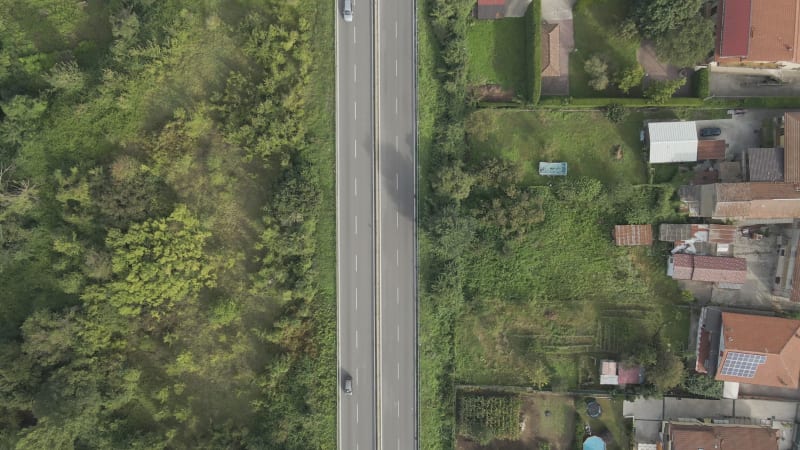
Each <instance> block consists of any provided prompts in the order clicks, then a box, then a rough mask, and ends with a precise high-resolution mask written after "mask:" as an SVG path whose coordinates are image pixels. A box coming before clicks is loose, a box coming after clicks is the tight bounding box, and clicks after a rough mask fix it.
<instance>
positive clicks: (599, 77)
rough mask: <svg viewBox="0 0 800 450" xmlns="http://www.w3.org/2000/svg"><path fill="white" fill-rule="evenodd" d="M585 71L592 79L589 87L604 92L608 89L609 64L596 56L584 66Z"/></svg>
mask: <svg viewBox="0 0 800 450" xmlns="http://www.w3.org/2000/svg"><path fill="white" fill-rule="evenodd" d="M583 70H584V71H586V74H587V75H589V76H590V77H591V80H589V86H590V87H591V88H592V89H594V90H595V91H602V90H604V89H605V88H607V87H608V63H606V62H605V61H604V60H603V59H602V58H600V57H599V56H597V55H595V56H592V57H591V58H589V59H587V60H586V62H585V63H584V64H583Z"/></svg>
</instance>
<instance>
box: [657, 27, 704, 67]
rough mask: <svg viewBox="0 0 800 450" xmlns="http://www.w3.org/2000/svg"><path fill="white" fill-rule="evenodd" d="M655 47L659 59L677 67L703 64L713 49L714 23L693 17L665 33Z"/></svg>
mask: <svg viewBox="0 0 800 450" xmlns="http://www.w3.org/2000/svg"><path fill="white" fill-rule="evenodd" d="M655 46H656V53H657V54H658V57H659V58H660V59H663V60H665V61H669V62H670V63H672V64H674V65H676V66H678V67H689V66H693V65H695V64H697V63H700V62H703V60H705V59H706V58H707V57H708V55H709V54H710V53H711V52H712V51H713V49H714V22H712V21H711V19H706V18H704V17H700V16H694V17H692V18H690V19H689V20H688V21H686V22H685V23H684V24H683V25H682V26H680V27H678V28H676V29H674V30H670V31H668V32H666V33H665V34H664V35H663V36H662V37H661V38H659V39H658V40H656V42H655Z"/></svg>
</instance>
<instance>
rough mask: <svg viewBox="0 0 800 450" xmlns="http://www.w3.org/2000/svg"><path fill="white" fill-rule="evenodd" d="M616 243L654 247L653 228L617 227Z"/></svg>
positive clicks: (643, 226)
mask: <svg viewBox="0 0 800 450" xmlns="http://www.w3.org/2000/svg"><path fill="white" fill-rule="evenodd" d="M614 242H615V243H616V244H617V245H625V246H634V245H652V244H653V226H652V225H650V224H647V225H615V226H614Z"/></svg>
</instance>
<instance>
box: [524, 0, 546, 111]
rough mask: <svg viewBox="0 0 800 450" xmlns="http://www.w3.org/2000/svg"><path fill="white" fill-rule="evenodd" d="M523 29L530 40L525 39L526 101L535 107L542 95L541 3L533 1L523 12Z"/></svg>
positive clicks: (539, 0)
mask: <svg viewBox="0 0 800 450" xmlns="http://www.w3.org/2000/svg"><path fill="white" fill-rule="evenodd" d="M525 19H526V21H525V23H526V26H525V29H526V32H527V34H528V36H529V37H530V38H531V39H527V42H528V48H527V54H528V58H527V59H528V61H527V64H526V66H527V69H528V70H527V72H528V89H529V92H527V94H528V95H527V99H528V101H529V102H530V103H531V104H532V105H535V104H537V103H539V97H541V95H542V50H541V49H542V2H541V0H533V1H532V2H531V4H530V6H528V9H527V11H525Z"/></svg>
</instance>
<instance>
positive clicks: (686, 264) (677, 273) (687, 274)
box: [672, 253, 694, 280]
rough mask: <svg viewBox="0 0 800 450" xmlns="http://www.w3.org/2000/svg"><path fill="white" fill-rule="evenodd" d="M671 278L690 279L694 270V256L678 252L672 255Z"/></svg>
mask: <svg viewBox="0 0 800 450" xmlns="http://www.w3.org/2000/svg"><path fill="white" fill-rule="evenodd" d="M672 263H673V272H672V278H674V279H676V280H691V279H692V272H693V271H694V257H693V256H692V255H686V254H683V253H678V254H676V255H674V256H673V257H672Z"/></svg>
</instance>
